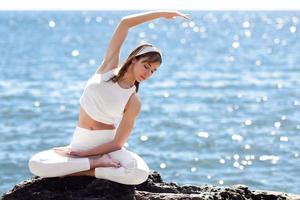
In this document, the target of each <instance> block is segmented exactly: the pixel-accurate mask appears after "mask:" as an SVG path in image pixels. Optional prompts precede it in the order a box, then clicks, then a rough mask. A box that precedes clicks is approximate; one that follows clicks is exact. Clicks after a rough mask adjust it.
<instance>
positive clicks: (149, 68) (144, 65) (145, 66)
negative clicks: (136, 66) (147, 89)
mask: <svg viewBox="0 0 300 200" xmlns="http://www.w3.org/2000/svg"><path fill="white" fill-rule="evenodd" d="M144 67H145V68H146V69H150V67H148V66H147V65H144ZM151 73H152V74H153V73H154V71H153V70H151Z"/></svg>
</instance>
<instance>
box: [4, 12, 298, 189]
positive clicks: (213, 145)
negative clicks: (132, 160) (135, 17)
mask: <svg viewBox="0 0 300 200" xmlns="http://www.w3.org/2000/svg"><path fill="white" fill-rule="evenodd" d="M138 12H140V11H133V10H132V11H129V10H127V11H108V10H107V11H2V12H0V35H1V37H0V55H1V58H0V170H1V171H0V172H1V173H0V192H1V193H4V192H6V191H7V190H8V189H11V188H12V187H13V186H14V185H15V184H17V183H20V182H22V181H23V180H26V179H29V178H30V177H31V176H32V174H31V173H30V171H29V169H28V160H29V158H30V157H31V156H32V155H33V154H35V153H37V152H39V151H42V150H46V149H49V148H52V147H57V146H64V145H67V144H69V142H70V140H71V137H72V134H73V131H74V128H75V126H76V124H77V120H78V114H79V97H80V96H81V94H82V92H83V89H84V86H85V84H86V81H87V80H88V78H89V77H90V76H91V75H92V74H93V73H94V72H95V70H96V69H97V67H98V65H99V64H100V63H101V61H102V58H103V56H104V54H105V51H106V48H107V46H108V43H109V41H110V39H111V37H112V34H113V32H114V30H115V28H116V25H117V24H118V22H119V20H120V19H121V18H122V17H123V16H125V15H129V14H135V13H138ZM182 12H183V13H185V14H190V16H191V18H192V20H191V21H188V20H184V19H183V18H177V19H175V20H167V19H164V18H159V19H156V20H153V21H149V22H146V23H143V24H140V25H139V26H136V27H132V28H131V29H130V31H129V33H128V36H127V39H126V40H125V42H124V45H123V47H122V49H121V59H120V61H121V62H123V61H124V60H125V59H126V57H127V56H128V54H129V53H130V52H131V51H132V50H133V48H134V47H136V46H137V45H138V44H140V43H142V42H149V43H153V44H155V45H156V46H158V47H159V48H161V49H162V53H163V63H162V65H161V66H160V68H159V70H158V71H157V72H155V74H154V75H153V76H152V77H151V78H150V79H149V80H147V81H145V82H143V83H142V84H141V85H140V88H139V89H140V90H139V96H140V99H141V101H142V111H141V112H140V115H139V116H138V118H137V119H136V121H135V126H134V129H133V131H132V133H131V136H130V138H129V140H128V142H127V144H126V147H127V148H128V149H129V150H130V151H133V152H135V153H137V154H138V155H140V156H141V157H142V158H143V159H144V160H145V161H146V162H147V164H148V166H149V167H150V168H151V170H156V171H158V172H159V173H160V174H161V176H162V178H163V180H164V181H166V182H176V183H178V184H181V185H184V184H195V185H204V184H210V185H218V186H222V187H223V186H224V187H225V186H231V185H234V184H245V185H248V186H249V187H250V189H251V190H273V191H283V192H289V193H295V194H300V191H299V188H300V181H299V179H300V170H299V169H300V145H299V142H300V57H299V52H300V42H299V40H300V34H299V31H300V25H299V23H300V13H299V12H296V11H284V12H283V11H182Z"/></svg>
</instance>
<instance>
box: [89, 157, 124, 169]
mask: <svg viewBox="0 0 300 200" xmlns="http://www.w3.org/2000/svg"><path fill="white" fill-rule="evenodd" d="M90 166H91V167H90V169H93V168H96V167H116V168H119V167H121V163H120V162H119V161H117V160H113V159H112V158H111V157H110V156H109V155H108V154H104V155H102V156H97V157H94V158H90Z"/></svg>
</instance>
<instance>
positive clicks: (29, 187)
mask: <svg viewBox="0 0 300 200" xmlns="http://www.w3.org/2000/svg"><path fill="white" fill-rule="evenodd" d="M1 199H2V200H50V199H51V200H114V199H116V200H123V199H124V200H125V199H126V200H131V199H132V200H133V199H134V200H154V199H155V200H158V199H168V200H173V199H174V200H178V199H180V200H186V199H195V200H196V199H197V200H202V199H211V200H218V199H232V200H246V199H254V200H258V199H261V200H273V199H278V200H283V199H286V200H300V195H292V194H286V193H282V192H272V191H251V190H249V188H248V187H247V186H244V185H235V186H231V187H218V186H212V185H204V186H193V185H183V186H182V185H177V184H175V183H164V182H163V180H162V179H161V177H160V175H159V174H158V173H157V172H155V171H153V172H151V174H150V176H149V178H148V180H147V181H146V182H144V183H142V184H140V185H136V186H130V185H122V184H118V183H115V182H111V181H107V180H103V179H96V178H94V177H89V176H72V177H71V176H66V177H55V178H40V177H37V176H35V177H32V178H31V179H29V180H26V181H24V182H22V183H20V184H18V185H16V186H15V187H14V188H12V189H11V190H10V191H8V192H7V193H6V194H3V196H2V197H1Z"/></svg>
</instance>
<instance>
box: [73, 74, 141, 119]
mask: <svg viewBox="0 0 300 200" xmlns="http://www.w3.org/2000/svg"><path fill="white" fill-rule="evenodd" d="M115 74H117V69H113V70H110V71H107V72H105V73H103V74H97V73H95V74H94V75H93V76H92V77H91V78H89V79H88V81H87V83H86V85H85V88H84V90H83V93H82V95H81V97H80V99H79V103H80V105H81V106H82V108H83V109H84V110H85V112H86V113H87V114H88V115H89V116H90V117H91V118H92V119H94V120H96V121H99V122H102V123H106V124H118V123H120V120H121V118H122V116H123V112H124V109H125V106H126V103H127V102H128V100H129V97H130V96H131V95H132V94H133V93H134V92H135V85H134V86H132V87H131V88H128V89H125V88H122V87H121V86H120V85H119V83H117V82H116V83H114V82H112V81H108V82H105V81H104V80H108V79H109V78H111V77H112V76H114V75H115Z"/></svg>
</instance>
